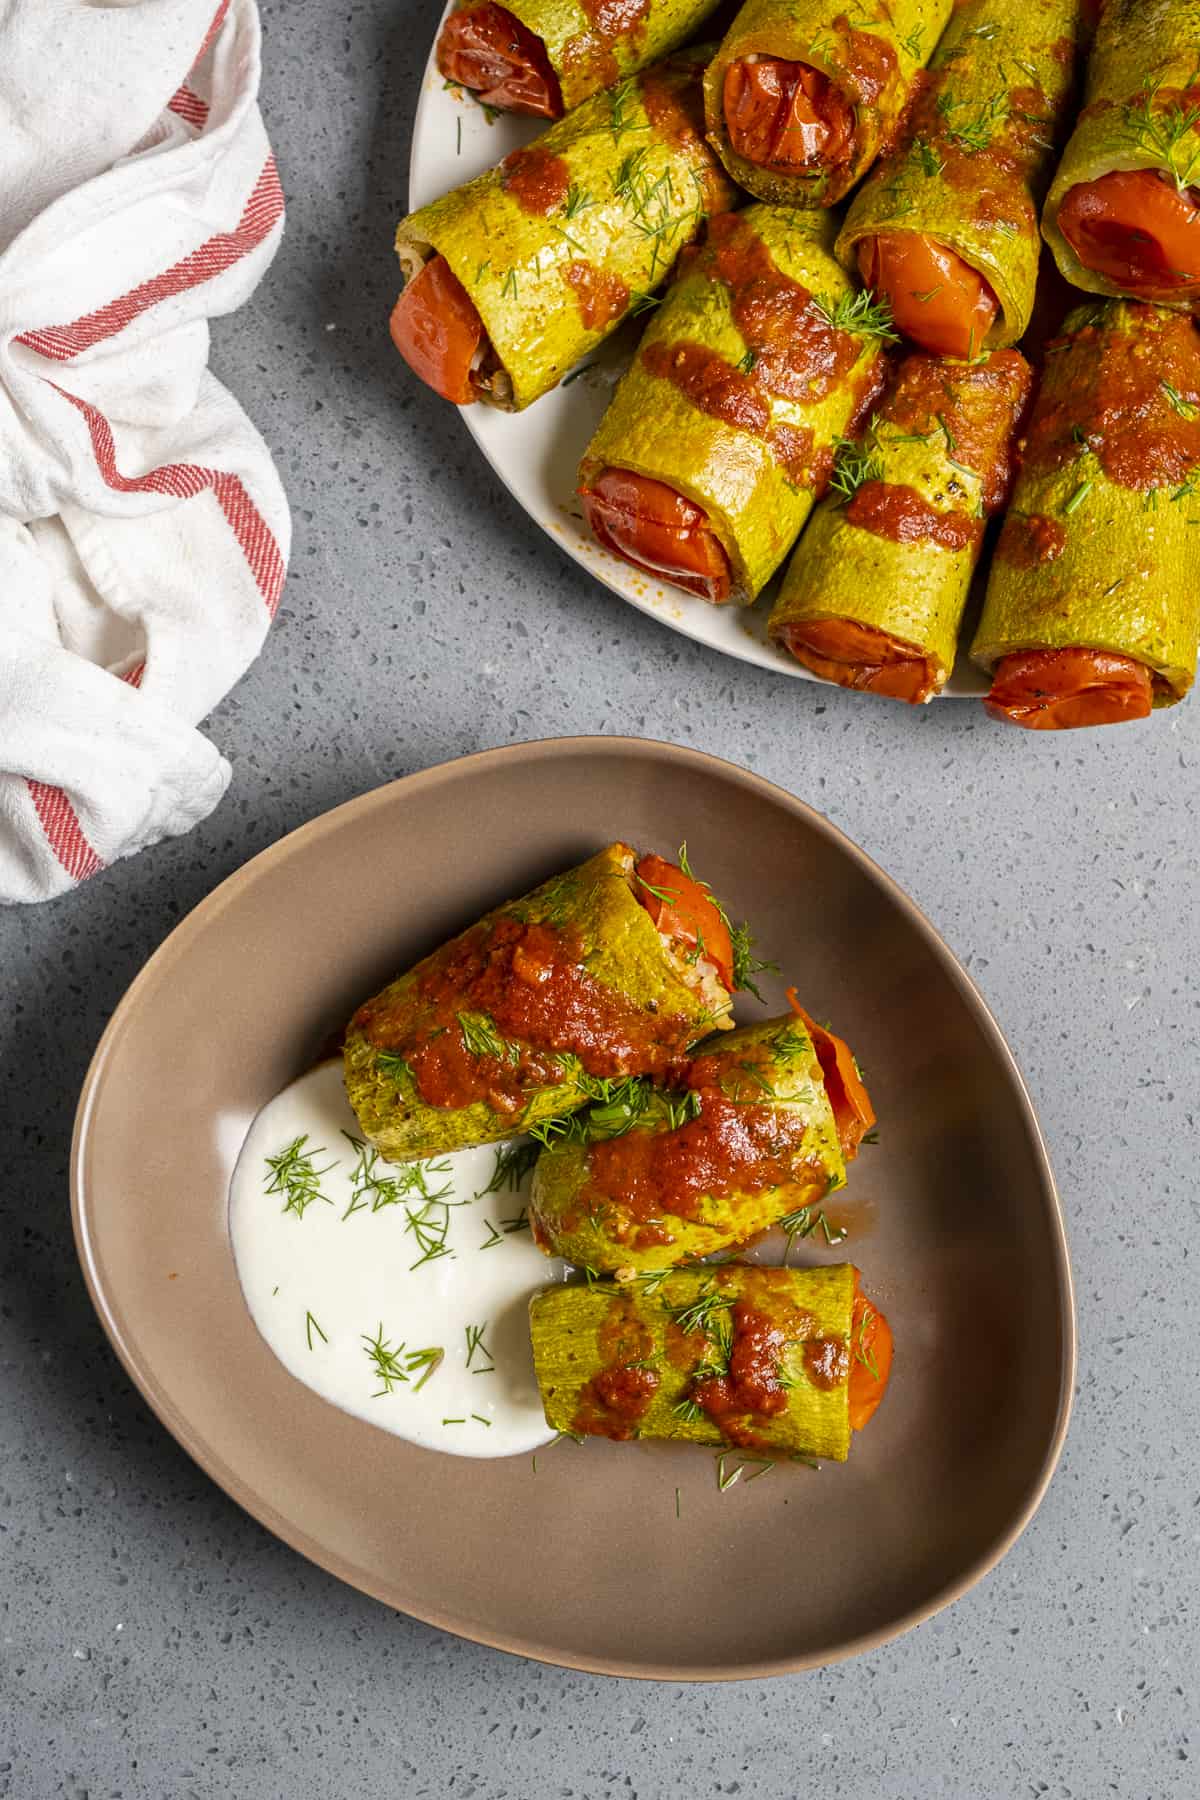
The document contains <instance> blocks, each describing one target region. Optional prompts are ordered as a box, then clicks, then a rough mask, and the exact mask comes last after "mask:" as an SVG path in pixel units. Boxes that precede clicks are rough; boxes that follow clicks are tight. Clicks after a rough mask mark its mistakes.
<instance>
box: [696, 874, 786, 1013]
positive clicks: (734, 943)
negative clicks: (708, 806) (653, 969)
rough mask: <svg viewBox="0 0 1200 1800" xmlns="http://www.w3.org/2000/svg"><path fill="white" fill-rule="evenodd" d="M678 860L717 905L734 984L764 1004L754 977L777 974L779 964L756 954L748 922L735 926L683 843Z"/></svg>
mask: <svg viewBox="0 0 1200 1800" xmlns="http://www.w3.org/2000/svg"><path fill="white" fill-rule="evenodd" d="M677 860H678V863H679V867H680V868H681V870H682V871H683V873H684V874H685V875H686V876H687V878H688V880H689V881H694V882H695V883H696V885H697V886H698V887H702V888H703V889H704V891H705V893H706V894H707V895H708V897H709V899H710V900H711V901H712V903H713V905H714V906H715V907H716V909H717V912H718V913H719V914H720V917H721V922H722V924H723V925H724V926H725V929H726V931H728V933H729V942H730V945H731V947H732V949H733V985H734V987H735V988H736V989H738V990H739V991H740V992H742V993H747V994H753V995H754V998H755V999H756V1000H757V1001H759V1002H760V1004H763V1005H765V1004H766V1003H765V1001H763V997H762V995H761V994H760V993H759V991H758V987H757V985H756V983H755V980H754V977H755V976H756V975H764V974H765V975H778V973H779V964H778V963H776V962H770V961H768V960H767V959H766V958H765V957H761V956H756V955H755V953H754V935H753V933H752V932H751V930H750V927H749V925H747V924H746V923H745V921H743V922H742V924H740V925H735V924H734V923H733V921H732V919H731V918H730V916H729V913H728V912H727V911H726V908H725V906H724V904H723V903H722V902H721V901H720V900H718V898H717V896H716V895H715V894H714V893H713V891H712V888H711V887H710V886H709V884H708V882H707V881H702V880H701V879H700V877H699V876H698V875H697V874H696V873H695V872H694V870H693V868H692V865H691V863H690V862H689V861H688V853H687V844H686V842H685V843H682V844H680V846H679V855H678V859H677Z"/></svg>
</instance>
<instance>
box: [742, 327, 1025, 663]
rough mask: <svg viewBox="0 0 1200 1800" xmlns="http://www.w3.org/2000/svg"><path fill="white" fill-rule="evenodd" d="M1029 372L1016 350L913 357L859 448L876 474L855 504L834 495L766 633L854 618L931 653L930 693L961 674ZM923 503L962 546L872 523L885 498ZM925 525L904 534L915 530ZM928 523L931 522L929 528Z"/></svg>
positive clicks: (797, 556)
mask: <svg viewBox="0 0 1200 1800" xmlns="http://www.w3.org/2000/svg"><path fill="white" fill-rule="evenodd" d="M1032 379H1033V378H1032V373H1031V371H1030V368H1029V365H1028V364H1027V363H1026V361H1025V359H1024V357H1023V356H1021V355H1020V354H1019V352H1017V351H1016V350H1000V351H995V352H992V353H991V354H990V355H988V356H986V357H984V358H983V359H982V361H980V362H974V363H968V362H957V361H955V360H953V359H952V358H949V357H935V356H925V355H922V354H920V353H912V354H910V355H909V356H907V357H905V358H904V360H903V361H902V362H901V363H900V364H899V365H898V366H897V369H896V372H895V376H894V378H893V382H892V385H891V387H890V389H889V391H888V394H887V396H886V398H885V400H884V402H883V405H882V407H881V409H880V411H879V412H878V413H877V414H876V415H875V418H874V419H873V420H872V422H871V426H870V429H869V430H868V432H867V434H866V436H865V438H864V439H863V442H862V445H861V452H862V454H863V455H865V456H868V457H869V458H870V459H871V460H870V463H869V464H868V468H869V471H870V479H869V480H868V481H866V482H864V483H863V484H862V485H861V486H860V487H859V488H858V489H857V491H856V492H855V494H854V495H853V497H852V498H851V499H850V500H849V503H847V502H846V500H845V499H844V498H843V497H842V496H840V495H839V494H837V493H831V494H830V495H829V496H828V497H827V498H826V499H825V500H823V501H822V502H821V505H820V506H819V507H818V508H817V511H816V513H815V515H814V517H813V519H812V522H811V524H810V525H809V527H808V529H807V531H806V532H805V533H804V536H803V537H802V538H801V540H800V542H799V544H798V545H797V547H796V550H795V552H794V554H793V556H792V560H791V562H790V564H789V565H788V569H787V573H786V574H785V576H784V578H783V585H782V586H781V588H780V590H779V598H778V599H777V600H776V602H775V606H774V608H773V610H772V613H771V619H770V624H769V628H768V629H769V632H770V635H771V637H772V638H773V639H774V640H775V641H776V642H777V643H783V644H786V643H787V640H788V634H789V632H790V631H791V630H792V629H794V628H795V627H796V626H798V625H802V624H805V623H808V622H811V621H815V620H824V619H849V620H852V621H853V622H854V623H855V624H858V625H864V626H868V627H871V628H872V629H874V630H876V631H881V632H885V633H886V634H887V635H888V636H889V637H890V638H892V639H894V640H896V641H897V642H898V643H899V644H901V645H905V646H907V647H909V648H910V649H911V650H912V651H913V652H914V653H916V654H918V655H921V656H923V657H925V658H926V660H927V663H928V664H929V665H930V667H931V671H932V674H933V689H932V691H933V692H937V690H938V689H939V688H941V687H942V686H944V684H945V682H946V681H947V680H948V678H949V675H950V671H951V670H952V668H953V667H954V658H955V654H956V651H957V647H958V629H959V626H960V624H961V623H962V616H963V612H964V610H965V608H966V604H967V596H968V594H969V592H970V587H971V578H972V576H973V574H974V572H975V569H976V567H977V565H978V562H979V557H980V552H981V550H982V546H983V529H984V523H985V521H986V519H987V517H988V516H989V515H990V514H991V513H993V512H995V511H997V510H998V508H1000V507H1002V506H1003V505H1004V502H1005V500H1006V498H1007V496H1008V491H1009V487H1010V475H1011V455H1012V447H1013V440H1014V437H1015V434H1016V429H1017V425H1018V422H1019V420H1020V418H1021V416H1022V414H1023V412H1024V410H1025V406H1026V403H1027V401H1028V398H1029V393H1030V389H1031V387H1032ZM897 495H900V496H903V497H907V496H915V497H916V499H917V500H919V501H920V502H921V503H922V504H923V506H924V507H925V508H926V509H928V511H929V512H930V513H932V514H936V515H938V518H939V520H941V519H943V518H946V519H949V520H951V521H952V523H953V524H954V526H955V527H956V528H957V530H958V531H959V533H960V535H962V536H965V535H966V534H967V533H968V532H969V533H970V536H969V537H968V538H967V541H965V542H962V543H961V544H960V542H959V541H958V539H957V538H955V537H954V535H953V533H950V534H949V537H950V541H949V542H946V543H942V542H938V541H936V540H933V539H931V538H930V537H929V536H927V535H925V536H912V537H908V538H907V539H905V538H901V537H899V536H897V535H895V528H894V527H893V528H892V530H891V532H890V533H889V534H887V535H885V534H884V532H883V530H882V529H881V528H880V526H879V525H878V524H877V523H876V519H877V518H878V517H879V515H880V514H884V516H886V510H885V509H886V507H887V504H888V502H889V500H891V499H894V498H895V497H896V496H897ZM918 523H919V518H918V519H916V520H915V522H914V523H913V524H912V525H911V526H906V529H912V530H915V529H916V525H917V524H918ZM931 523H932V521H931Z"/></svg>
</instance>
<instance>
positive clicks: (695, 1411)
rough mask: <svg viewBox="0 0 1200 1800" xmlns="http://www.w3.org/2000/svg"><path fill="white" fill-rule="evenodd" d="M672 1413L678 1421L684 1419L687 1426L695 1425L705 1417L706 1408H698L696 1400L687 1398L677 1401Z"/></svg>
mask: <svg viewBox="0 0 1200 1800" xmlns="http://www.w3.org/2000/svg"><path fill="white" fill-rule="evenodd" d="M671 1411H672V1412H673V1413H674V1415H675V1417H676V1418H677V1419H682V1420H683V1422H684V1424H685V1425H695V1424H696V1423H697V1422H698V1421H699V1420H700V1419H702V1418H703V1417H704V1408H703V1407H702V1406H698V1405H697V1404H696V1402H695V1401H694V1400H689V1399H686V1398H685V1399H683V1400H677V1401H676V1403H675V1405H674V1406H673V1407H672V1408H671Z"/></svg>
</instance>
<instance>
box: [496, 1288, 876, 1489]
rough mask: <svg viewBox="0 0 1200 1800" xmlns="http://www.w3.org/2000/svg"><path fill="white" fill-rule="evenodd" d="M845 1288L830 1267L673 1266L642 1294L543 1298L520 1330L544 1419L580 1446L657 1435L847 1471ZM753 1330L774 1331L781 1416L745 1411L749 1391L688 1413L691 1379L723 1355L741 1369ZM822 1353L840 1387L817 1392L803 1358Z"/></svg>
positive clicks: (716, 1365)
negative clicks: (696, 1324)
mask: <svg viewBox="0 0 1200 1800" xmlns="http://www.w3.org/2000/svg"><path fill="white" fill-rule="evenodd" d="M856 1286H857V1274H856V1271H855V1270H854V1269H853V1268H852V1267H851V1265H850V1264H849V1263H841V1264H837V1265H835V1266H833V1267H829V1268H821V1269H780V1268H752V1267H748V1266H745V1265H740V1264H726V1265H725V1266H724V1267H721V1268H694V1269H677V1270H676V1271H674V1273H672V1274H670V1275H667V1276H666V1277H665V1278H664V1279H663V1280H662V1281H661V1282H660V1283H659V1284H657V1285H656V1286H655V1287H654V1288H653V1290H652V1291H647V1290H646V1289H645V1288H644V1287H641V1286H639V1284H638V1283H637V1282H594V1283H592V1284H591V1285H590V1286H578V1287H577V1286H574V1285H572V1286H569V1287H552V1288H545V1289H543V1290H542V1292H541V1293H539V1294H535V1295H534V1296H533V1298H532V1300H531V1301H530V1303H529V1330H530V1337H531V1339H532V1342H533V1363H534V1370H535V1372H536V1374H537V1381H538V1387H539V1389H540V1391H541V1396H542V1405H543V1407H544V1409H545V1413H546V1422H547V1424H548V1425H550V1426H552V1427H553V1428H554V1429H555V1430H557V1431H565V1432H574V1433H575V1434H576V1435H583V1436H596V1437H610V1438H618V1439H621V1438H630V1437H638V1438H669V1439H675V1440H678V1441H680V1442H682V1443H688V1444H703V1445H708V1446H710V1447H717V1448H719V1447H720V1446H722V1445H736V1446H737V1447H738V1448H740V1449H744V1450H761V1451H765V1452H767V1453H769V1454H771V1455H785V1456H786V1455H795V1456H815V1457H822V1458H827V1459H829V1460H831V1461H834V1462H845V1460H846V1457H847V1456H848V1454H849V1451H850V1412H849V1389H848V1378H849V1370H850V1360H851V1356H852V1346H851V1323H852V1315H853V1308H854V1295H855V1289H856ZM697 1304H699V1305H700V1307H701V1308H702V1316H703V1318H704V1320H705V1323H704V1326H703V1327H702V1328H700V1329H696V1330H692V1331H688V1330H686V1329H684V1325H686V1323H688V1316H687V1313H686V1309H687V1308H694V1307H696V1306H697ZM681 1313H683V1314H684V1324H683V1325H681V1323H680V1322H679V1315H680V1314H681ZM694 1316H695V1315H693V1317H694ZM764 1321H765V1322H766V1324H767V1326H768V1327H769V1328H772V1329H773V1330H774V1331H775V1332H777V1333H778V1336H777V1337H775V1338H774V1340H773V1341H772V1342H771V1345H770V1351H771V1354H770V1356H769V1359H768V1362H767V1370H766V1372H767V1375H768V1385H770V1384H771V1383H770V1378H771V1376H772V1375H782V1377H783V1382H784V1383H785V1384H786V1386H785V1388H784V1394H783V1395H782V1396H777V1397H776V1398H775V1400H774V1405H776V1406H777V1405H779V1402H780V1400H781V1399H785V1400H786V1404H784V1405H783V1406H782V1409H781V1410H778V1411H775V1410H771V1411H767V1410H763V1409H761V1408H760V1407H756V1405H755V1404H754V1403H753V1401H754V1400H757V1399H758V1396H757V1395H754V1394H753V1393H752V1391H751V1390H749V1389H743V1390H742V1391H741V1392H740V1393H737V1394H736V1395H735V1404H734V1406H733V1408H732V1409H731V1410H730V1411H729V1412H728V1413H725V1414H724V1415H723V1416H722V1417H721V1418H720V1419H719V1420H718V1418H717V1417H714V1416H712V1414H710V1413H709V1412H707V1411H705V1410H704V1409H703V1408H702V1407H701V1406H700V1405H699V1404H697V1403H696V1402H695V1401H694V1400H692V1402H691V1404H689V1401H690V1400H691V1397H692V1395H693V1393H694V1392H695V1391H696V1390H697V1388H698V1387H700V1383H703V1381H704V1380H705V1376H704V1375H703V1374H701V1375H700V1381H699V1383H698V1382H697V1374H698V1371H702V1370H704V1369H705V1368H708V1369H717V1370H719V1369H720V1368H721V1367H722V1365H723V1364H724V1365H725V1366H726V1367H728V1359H729V1353H730V1348H731V1347H732V1350H733V1353H734V1356H735V1358H737V1361H738V1362H741V1361H742V1358H743V1357H744V1356H745V1349H744V1348H743V1346H745V1345H746V1343H747V1341H748V1338H749V1334H750V1333H751V1332H753V1331H754V1329H755V1328H756V1327H757V1328H758V1329H759V1330H761V1329H762V1322H764ZM822 1349H824V1350H825V1354H826V1355H828V1356H829V1357H830V1360H831V1372H833V1373H835V1374H836V1375H837V1376H840V1377H841V1378H840V1379H834V1380H833V1381H832V1382H829V1383H828V1384H827V1383H826V1381H823V1380H821V1379H820V1374H819V1369H818V1372H817V1374H816V1378H814V1366H813V1364H814V1352H819V1351H820V1350H822ZM739 1350H740V1352H741V1354H740V1355H739ZM735 1366H736V1365H735ZM756 1372H757V1371H756ZM739 1386H740V1384H739ZM701 1391H703V1389H702V1388H701ZM737 1399H742V1400H744V1402H745V1404H742V1405H738V1404H736V1400H737ZM770 1404H772V1403H771V1402H768V1405H770Z"/></svg>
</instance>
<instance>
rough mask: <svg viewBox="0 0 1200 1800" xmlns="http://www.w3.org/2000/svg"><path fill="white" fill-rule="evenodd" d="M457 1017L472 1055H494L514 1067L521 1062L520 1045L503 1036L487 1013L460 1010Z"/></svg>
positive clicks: (464, 1040)
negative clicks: (511, 1042) (508, 1040)
mask: <svg viewBox="0 0 1200 1800" xmlns="http://www.w3.org/2000/svg"><path fill="white" fill-rule="evenodd" d="M455 1017H456V1018H457V1020H458V1028H459V1030H460V1031H461V1032H462V1038H463V1043H464V1044H465V1045H466V1047H467V1050H468V1051H469V1053H470V1054H471V1055H472V1056H494V1057H495V1058H496V1061H497V1062H506V1063H509V1064H511V1066H512V1067H513V1068H515V1067H516V1065H517V1064H518V1063H519V1062H520V1060H521V1047H520V1045H519V1044H510V1043H509V1042H507V1040H506V1039H504V1038H502V1037H501V1036H500V1033H499V1032H498V1031H497V1030H496V1027H495V1025H493V1023H492V1021H491V1020H490V1019H489V1018H488V1016H487V1014H486V1013H465V1012H460V1013H456V1014H455Z"/></svg>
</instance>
